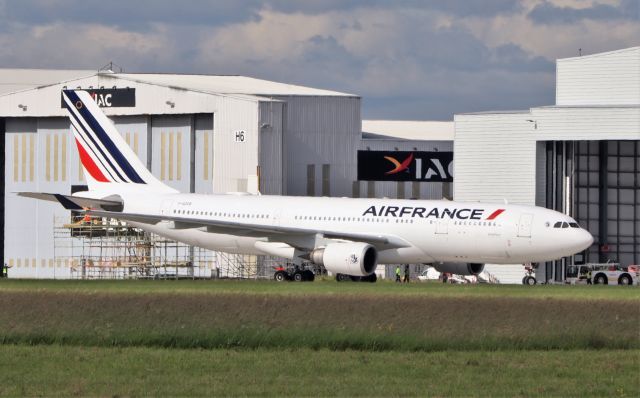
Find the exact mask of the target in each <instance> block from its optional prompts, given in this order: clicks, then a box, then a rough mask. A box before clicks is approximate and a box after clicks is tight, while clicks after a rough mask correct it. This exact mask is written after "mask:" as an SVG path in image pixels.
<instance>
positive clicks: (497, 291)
mask: <svg viewBox="0 0 640 398" xmlns="http://www.w3.org/2000/svg"><path fill="white" fill-rule="evenodd" d="M17 290H22V291H34V290H38V291H64V292H85V293H98V292H114V293H138V294H147V293H194V294H219V293H227V294H243V295H245V294H269V295H280V296H300V295H303V296H305V295H310V294H312V295H326V296H334V295H373V296H411V297H414V296H419V297H451V298H453V297H482V298H487V297H510V298H523V299H558V300H579V301H584V300H614V301H618V300H634V301H640V288H638V287H637V286H635V287H622V286H584V285H583V286H566V285H540V286H522V285H443V284H441V283H437V282H430V283H410V284H396V283H393V282H390V281H379V282H378V283H373V284H370V283H337V282H335V281H317V282H314V283H275V282H273V281H251V280H245V281H237V280H217V281H211V280H197V281H191V280H181V281H174V280H166V281H153V280H125V281H123V280H95V281H80V280H57V281H56V280H17V279H8V280H0V291H17Z"/></svg>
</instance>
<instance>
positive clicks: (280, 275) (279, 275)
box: [273, 271, 288, 282]
mask: <svg viewBox="0 0 640 398" xmlns="http://www.w3.org/2000/svg"><path fill="white" fill-rule="evenodd" d="M273 279H274V280H275V281H276V282H284V281H286V280H287V279H288V278H287V274H286V273H285V272H284V271H277V272H276V273H275V274H273Z"/></svg>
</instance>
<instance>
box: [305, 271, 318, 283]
mask: <svg viewBox="0 0 640 398" xmlns="http://www.w3.org/2000/svg"><path fill="white" fill-rule="evenodd" d="M302 274H303V276H304V280H305V281H308V282H313V281H314V280H315V279H316V275H315V274H314V273H313V271H311V270H308V269H307V270H304V271H303V272H302Z"/></svg>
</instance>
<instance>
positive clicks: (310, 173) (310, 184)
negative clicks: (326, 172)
mask: <svg viewBox="0 0 640 398" xmlns="http://www.w3.org/2000/svg"><path fill="white" fill-rule="evenodd" d="M307 196H316V165H315V164H308V165H307Z"/></svg>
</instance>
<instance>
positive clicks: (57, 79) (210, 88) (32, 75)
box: [0, 68, 356, 97]
mask: <svg viewBox="0 0 640 398" xmlns="http://www.w3.org/2000/svg"><path fill="white" fill-rule="evenodd" d="M96 75H100V76H105V77H107V76H108V77H111V78H115V79H121V80H128V81H134V82H140V83H147V84H153V85H158V86H165V87H173V88H181V89H185V90H190V91H198V92H204V93H210V94H236V95H257V96H287V95H301V96H346V97H356V95H353V94H347V93H341V92H338V91H330V90H321V89H317V88H312V87H305V86H298V85H294V84H286V83H279V82H273V81H269V80H263V79H256V78H252V77H247V76H229V75H227V76H225V75H183V74H163V73H114V72H111V71H104V72H97V71H95V70H58V69H1V68H0V95H4V94H9V93H14V92H17V91H24V90H28V89H33V88H36V87H41V86H46V85H52V84H57V83H63V82H67V81H71V80H77V79H82V78H86V77H91V76H96Z"/></svg>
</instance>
